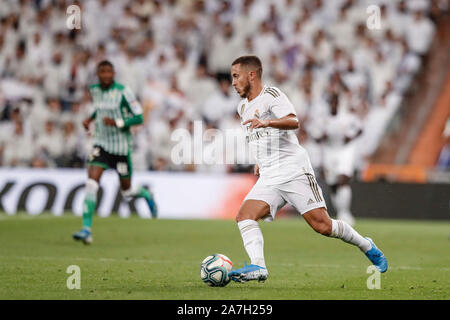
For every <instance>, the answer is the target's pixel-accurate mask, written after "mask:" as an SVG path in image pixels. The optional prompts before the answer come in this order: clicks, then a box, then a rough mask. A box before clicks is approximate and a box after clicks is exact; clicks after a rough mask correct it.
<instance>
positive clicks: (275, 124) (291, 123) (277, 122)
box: [242, 113, 298, 130]
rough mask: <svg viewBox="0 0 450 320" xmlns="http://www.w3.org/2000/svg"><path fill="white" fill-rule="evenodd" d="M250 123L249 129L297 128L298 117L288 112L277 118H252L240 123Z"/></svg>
mask: <svg viewBox="0 0 450 320" xmlns="http://www.w3.org/2000/svg"><path fill="white" fill-rule="evenodd" d="M248 123H250V129H256V128H267V127H272V128H277V129H282V130H295V129H298V119H297V116H296V115H295V114H293V113H290V114H288V115H287V116H285V117H282V118H279V119H267V120H261V119H258V118H253V119H249V120H247V121H245V122H244V123H242V124H243V125H246V124H248Z"/></svg>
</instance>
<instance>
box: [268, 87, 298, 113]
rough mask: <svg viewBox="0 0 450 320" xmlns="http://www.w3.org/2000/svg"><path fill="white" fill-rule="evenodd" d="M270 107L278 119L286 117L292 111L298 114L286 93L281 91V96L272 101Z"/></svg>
mask: <svg viewBox="0 0 450 320" xmlns="http://www.w3.org/2000/svg"><path fill="white" fill-rule="evenodd" d="M269 109H270V111H271V112H272V113H273V114H274V115H275V117H277V118H278V119H280V118H283V117H286V116H287V115H288V114H291V113H292V114H295V115H297V113H296V112H295V108H294V105H293V104H292V103H291V102H290V101H289V99H288V97H287V96H286V95H285V94H284V93H281V94H280V96H278V97H276V98H275V99H273V100H272V101H271V103H270V105H269Z"/></svg>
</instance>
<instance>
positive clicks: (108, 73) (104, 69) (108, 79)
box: [97, 65, 114, 87]
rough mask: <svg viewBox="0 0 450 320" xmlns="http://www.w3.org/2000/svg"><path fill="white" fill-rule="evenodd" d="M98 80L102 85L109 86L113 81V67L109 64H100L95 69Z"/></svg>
mask: <svg viewBox="0 0 450 320" xmlns="http://www.w3.org/2000/svg"><path fill="white" fill-rule="evenodd" d="M97 76H98V80H99V81H100V85H101V86H102V87H109V86H110V85H111V84H112V83H113V81H114V69H113V68H112V67H111V66H108V65H106V66H101V67H100V68H98V70H97Z"/></svg>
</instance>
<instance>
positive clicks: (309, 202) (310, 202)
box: [307, 198, 314, 206]
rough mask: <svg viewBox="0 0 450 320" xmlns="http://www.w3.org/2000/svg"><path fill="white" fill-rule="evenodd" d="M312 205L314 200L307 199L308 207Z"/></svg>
mask: <svg viewBox="0 0 450 320" xmlns="http://www.w3.org/2000/svg"><path fill="white" fill-rule="evenodd" d="M313 203H314V200H313V199H311V198H309V200H308V203H307V205H308V206H309V205H310V204H313Z"/></svg>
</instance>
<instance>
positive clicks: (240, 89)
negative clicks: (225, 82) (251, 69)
mask: <svg viewBox="0 0 450 320" xmlns="http://www.w3.org/2000/svg"><path fill="white" fill-rule="evenodd" d="M248 76H249V75H248V71H247V70H245V69H244V68H242V66H241V64H235V65H234V66H232V67H231V78H232V79H233V82H232V83H231V84H232V85H233V87H234V89H235V90H236V92H237V93H238V94H239V95H240V96H241V98H247V97H248V94H249V93H250V88H251V86H250V81H249V78H248Z"/></svg>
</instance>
